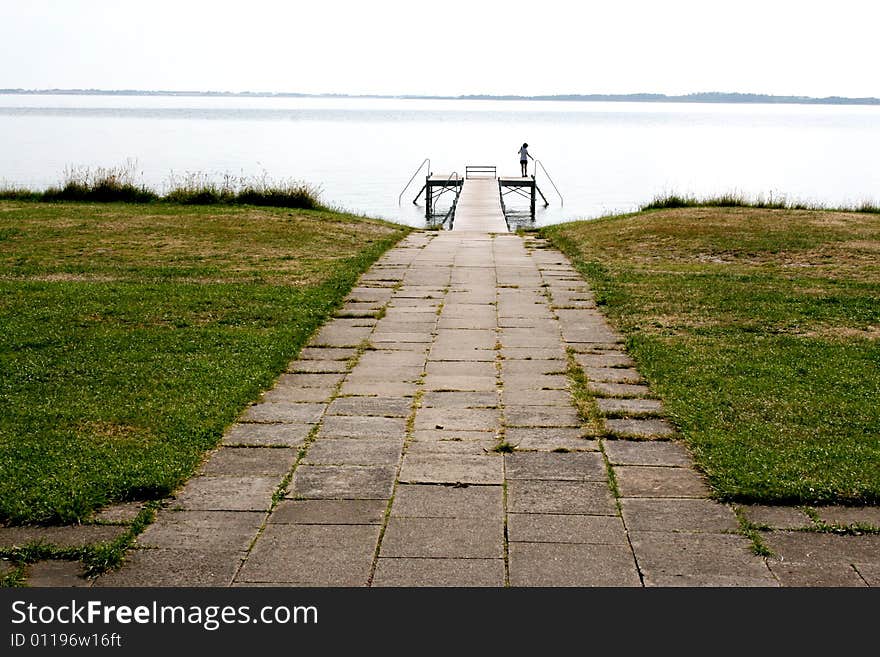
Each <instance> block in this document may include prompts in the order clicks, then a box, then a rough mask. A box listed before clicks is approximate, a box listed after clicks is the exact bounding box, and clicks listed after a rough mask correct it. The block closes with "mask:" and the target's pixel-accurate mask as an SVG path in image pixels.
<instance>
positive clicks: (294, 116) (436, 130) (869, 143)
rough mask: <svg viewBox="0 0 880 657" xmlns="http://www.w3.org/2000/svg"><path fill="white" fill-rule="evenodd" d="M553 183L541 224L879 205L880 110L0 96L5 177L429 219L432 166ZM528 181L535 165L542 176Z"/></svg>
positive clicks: (22, 182)
mask: <svg viewBox="0 0 880 657" xmlns="http://www.w3.org/2000/svg"><path fill="white" fill-rule="evenodd" d="M524 141H526V142H528V143H529V145H530V151H531V153H532V154H533V155H534V156H535V157H536V158H538V159H539V160H541V162H542V163H543V165H544V166H545V167H546V170H547V171H548V172H549V174H550V175H551V176H552V179H553V181H554V182H555V183H556V186H557V187H558V189H559V191H560V192H561V194H562V196H563V199H564V203H562V202H560V199H559V197H558V196H557V195H556V193H555V191H554V189H553V186H552V185H551V184H550V182H549V181H548V180H547V179H546V177H545V176H544V175H543V171H539V173H538V185H539V187H540V188H541V190H542V191H543V192H544V194H545V195H546V197H547V199H548V200H549V201H550V205H549V207H547V208H546V209H540V210H539V213H538V217H537V223H538V225H545V224H550V223H557V222H560V221H568V220H572V219H580V218H592V217H597V216H601V215H605V214H610V213H616V212H623V211H630V210H634V209H636V208H637V207H638V206H639V205H640V204H643V203H646V202H648V201H650V200H651V199H652V198H653V197H655V196H656V195H661V194H666V193H672V192H675V193H678V194H695V195H698V196H706V195H717V194H722V193H728V192H736V193H740V194H744V195H746V196H749V197H757V196H763V197H765V198H766V197H768V196H770V195H773V196H774V197H778V196H784V197H785V198H787V199H789V200H798V201H806V202H813V203H822V204H825V205H831V206H841V205H853V204H858V203H861V202H864V201H870V202H874V203H877V202H880V165H878V162H877V153H878V152H880V107H876V106H830V105H740V104H718V105H714V104H676V103H662V104H661V103H598V102H597V103H593V102H565V101H478V100H409V99H360V98H357V99H355V98H260V97H255V98H242V97H179V96H175V97H164V96H89V95H84V96H74V95H58V96H48V95H0V144H2V149H0V184H5V185H6V186H26V187H31V188H37V189H40V188H44V187H46V186H49V185H52V184H58V183H59V182H60V181H61V179H62V177H63V172H64V169H65V168H66V167H71V166H87V167H98V166H103V167H107V166H118V165H122V164H124V163H125V162H126V161H128V160H134V161H136V164H137V171H138V172H139V173H140V174H141V178H142V180H143V182H145V183H146V184H147V185H149V186H151V187H153V188H155V189H156V190H158V191H165V189H166V188H167V185H168V183H169V180H170V177H171V175H172V174H174V175H177V176H181V175H184V174H186V173H188V172H201V173H204V174H207V175H209V176H211V177H213V178H216V179H218V180H219V179H220V178H221V177H222V176H223V175H224V174H232V175H236V176H239V175H244V176H260V175H262V174H263V172H266V173H268V175H269V176H270V177H272V178H274V179H287V178H293V179H297V180H302V181H305V182H308V183H310V184H312V185H315V186H318V187H320V189H321V194H322V200H323V201H324V202H325V203H328V204H331V205H333V206H336V207H340V208H344V209H347V210H350V211H354V212H357V213H362V214H367V215H371V216H379V217H383V218H386V219H390V220H393V221H399V222H402V223H407V224H410V225H416V226H417V225H421V224H422V223H423V221H424V217H423V212H424V210H423V208H422V207H416V206H413V204H412V203H411V200H412V197H413V196H415V193H416V192H417V191H418V189H419V187H420V186H421V185H420V183H423V182H424V178H423V173H422V174H420V175H419V178H417V180H416V182H414V183H413V186H412V187H411V188H410V189H409V190H408V191H407V192H406V194H405V195H404V197H403V202H402V203H401V205H400V206H398V196H399V195H400V193H401V190H402V189H403V187H404V185H405V184H406V183H407V181H408V180H409V179H410V176H411V175H412V174H413V172H414V171H415V169H416V167H417V166H418V165H419V164H420V163H421V162H422V161H423V160H424V159H425V158H430V160H431V169H432V170H433V171H434V172H435V173H449V172H452V171H457V172H460V173H463V172H464V168H465V166H466V165H469V164H476V165H496V166H497V167H498V172H499V174H500V175H519V173H518V172H519V162H518V155H517V151H518V149H519V146H520V145H521V144H522V143H523V142H524ZM530 173H531V169H530Z"/></svg>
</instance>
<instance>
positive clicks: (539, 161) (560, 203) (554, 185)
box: [535, 160, 565, 207]
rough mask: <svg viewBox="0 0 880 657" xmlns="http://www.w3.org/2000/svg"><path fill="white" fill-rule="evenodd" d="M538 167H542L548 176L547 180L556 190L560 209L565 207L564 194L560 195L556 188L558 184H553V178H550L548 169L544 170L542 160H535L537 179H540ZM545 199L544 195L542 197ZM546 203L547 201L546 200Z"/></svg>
mask: <svg viewBox="0 0 880 657" xmlns="http://www.w3.org/2000/svg"><path fill="white" fill-rule="evenodd" d="M538 167H541V171H543V172H544V175H545V176H547V180H549V181H550V184H551V185H553V189H555V190H556V195H557V196H558V197H559V207H562V206H563V205H565V201H564V200H563V198H562V194H560V193H559V188H558V187H557V186H556V183H555V182H553V178H551V177H550V174H549V173H548V172H547V169H545V168H544V165H543V164H542V163H541V160H535V179H536V180H537V178H538ZM541 196H542V197H543V194H542V195H541ZM544 200H545V201H546V199H544Z"/></svg>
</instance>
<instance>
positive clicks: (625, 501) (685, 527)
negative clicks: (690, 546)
mask: <svg viewBox="0 0 880 657" xmlns="http://www.w3.org/2000/svg"><path fill="white" fill-rule="evenodd" d="M619 501H620V506H621V510H622V512H623V519H624V522H626V527H627V529H628V530H629V531H633V532H648V531H659V532H715V533H723V532H735V531H737V529H738V528H739V522H738V521H737V518H736V515H735V514H734V513H733V511H732V510H731V509H730V508H729V507H727V506H725V505H724V504H719V503H717V502H714V501H712V500H706V499H646V498H622V499H620V500H619Z"/></svg>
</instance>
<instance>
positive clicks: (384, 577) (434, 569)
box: [372, 557, 504, 587]
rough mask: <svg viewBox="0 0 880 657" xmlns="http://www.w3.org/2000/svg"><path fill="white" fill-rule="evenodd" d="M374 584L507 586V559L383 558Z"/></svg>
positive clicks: (374, 578) (377, 568) (398, 585)
mask: <svg viewBox="0 0 880 657" xmlns="http://www.w3.org/2000/svg"><path fill="white" fill-rule="evenodd" d="M372 585H373V586H397V587H401V586H419V587H441V586H453V587H472V586H474V587H485V586H497V587H502V586H504V560H503V559H425V558H420V559H408V558H384V557H383V558H380V559H379V560H378V562H377V566H376V573H375V575H374V577H373V582H372Z"/></svg>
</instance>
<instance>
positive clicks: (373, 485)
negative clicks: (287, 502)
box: [287, 465, 397, 500]
mask: <svg viewBox="0 0 880 657" xmlns="http://www.w3.org/2000/svg"><path fill="white" fill-rule="evenodd" d="M396 471H397V468H396V466H392V465H363V466H362V465H351V466H342V465H338V466H336V465H301V466H300V467H298V468H297V469H296V472H295V473H294V475H293V481H292V482H291V485H290V492H289V493H288V494H287V497H288V498H301V499H338V500H387V499H390V497H391V493H392V491H393V489H394V476H395V474H396Z"/></svg>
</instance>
